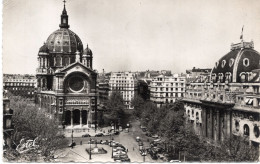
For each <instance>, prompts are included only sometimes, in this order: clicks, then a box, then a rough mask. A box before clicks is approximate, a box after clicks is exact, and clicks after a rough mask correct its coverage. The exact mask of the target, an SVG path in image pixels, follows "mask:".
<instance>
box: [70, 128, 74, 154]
mask: <svg viewBox="0 0 260 164" xmlns="http://www.w3.org/2000/svg"><path fill="white" fill-rule="evenodd" d="M73 132H74V130H73V129H72V130H71V148H72V149H73V146H74V144H73Z"/></svg>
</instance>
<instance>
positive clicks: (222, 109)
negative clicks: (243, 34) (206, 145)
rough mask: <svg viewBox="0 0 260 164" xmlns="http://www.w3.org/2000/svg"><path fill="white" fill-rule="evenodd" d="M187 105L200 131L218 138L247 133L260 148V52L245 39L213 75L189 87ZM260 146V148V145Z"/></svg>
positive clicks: (209, 137)
mask: <svg viewBox="0 0 260 164" xmlns="http://www.w3.org/2000/svg"><path fill="white" fill-rule="evenodd" d="M184 102H185V109H186V114H187V116H188V121H189V122H190V123H192V124H194V128H195V130H196V132H197V133H198V134H201V135H203V136H205V137H207V138H208V139H210V140H212V141H215V142H218V141H221V140H223V139H224V138H225V137H230V136H231V135H235V136H243V137H245V138H246V139H248V142H249V144H251V145H252V146H254V147H256V148H258V149H259V148H260V137H259V134H260V133H259V131H260V129H259V127H260V54H259V52H257V51H255V50H254V43H253V42H244V41H243V40H241V42H240V43H238V44H232V45H231V51H230V52H228V53H227V54H226V55H224V56H223V57H221V58H220V60H218V61H217V62H216V63H215V66H214V68H213V69H212V71H211V74H210V78H207V76H205V78H204V80H202V81H200V82H196V81H195V82H193V83H191V85H189V87H188V88H187V91H186V95H185V99H184ZM259 150H260V149H259Z"/></svg>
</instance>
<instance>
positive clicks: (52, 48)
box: [46, 28, 83, 54]
mask: <svg viewBox="0 0 260 164" xmlns="http://www.w3.org/2000/svg"><path fill="white" fill-rule="evenodd" d="M46 44H47V47H48V49H49V52H50V53H69V54H75V53H76V51H77V50H78V51H79V52H82V51H83V44H82V42H81V40H80V38H79V37H78V35H77V34H75V33H74V32H72V31H71V30H69V29H68V28H60V29H58V30H56V31H54V32H53V33H52V34H51V35H50V36H49V37H48V39H47V41H46Z"/></svg>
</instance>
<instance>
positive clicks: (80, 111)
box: [79, 108, 82, 127]
mask: <svg viewBox="0 0 260 164" xmlns="http://www.w3.org/2000/svg"><path fill="white" fill-rule="evenodd" d="M79 123H80V127H82V108H81V110H80V121H79Z"/></svg>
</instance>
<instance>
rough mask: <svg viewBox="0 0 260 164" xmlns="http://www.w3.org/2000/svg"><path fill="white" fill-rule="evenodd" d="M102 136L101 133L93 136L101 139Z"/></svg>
mask: <svg viewBox="0 0 260 164" xmlns="http://www.w3.org/2000/svg"><path fill="white" fill-rule="evenodd" d="M102 136H104V134H103V133H98V134H96V135H95V137H102Z"/></svg>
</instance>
